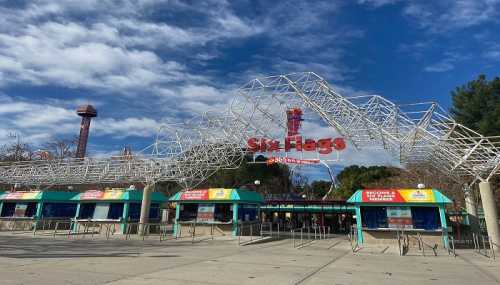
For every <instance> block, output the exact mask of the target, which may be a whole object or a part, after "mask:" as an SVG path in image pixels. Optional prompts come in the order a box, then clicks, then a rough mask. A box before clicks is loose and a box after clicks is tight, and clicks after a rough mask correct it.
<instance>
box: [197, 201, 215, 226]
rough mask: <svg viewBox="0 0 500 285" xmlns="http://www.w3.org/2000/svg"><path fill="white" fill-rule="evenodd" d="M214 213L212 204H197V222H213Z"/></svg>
mask: <svg viewBox="0 0 500 285" xmlns="http://www.w3.org/2000/svg"><path fill="white" fill-rule="evenodd" d="M214 213H215V205H214V204H200V205H198V215H197V216H196V221H197V222H213V221H214Z"/></svg>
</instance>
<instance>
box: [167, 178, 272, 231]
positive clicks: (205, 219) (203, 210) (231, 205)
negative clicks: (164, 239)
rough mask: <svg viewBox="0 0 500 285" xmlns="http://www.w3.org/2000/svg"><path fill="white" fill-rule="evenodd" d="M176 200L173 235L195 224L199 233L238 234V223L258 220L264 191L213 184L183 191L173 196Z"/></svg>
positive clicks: (174, 200) (171, 199)
mask: <svg viewBox="0 0 500 285" xmlns="http://www.w3.org/2000/svg"><path fill="white" fill-rule="evenodd" d="M170 202H174V203H176V208H175V224H174V235H175V236H183V235H187V234H189V230H188V229H189V228H190V227H193V225H194V226H196V229H192V228H191V229H190V230H191V231H192V230H196V232H197V234H211V232H210V231H213V230H214V227H215V228H216V230H217V231H219V232H221V233H222V234H228V235H236V234H237V231H238V223H251V222H258V221H259V214H260V206H261V204H262V202H263V198H262V195H260V194H259V193H257V192H253V191H249V190H244V189H224V188H210V189H197V190H189V191H180V192H178V193H176V194H175V195H174V196H172V197H171V198H170Z"/></svg>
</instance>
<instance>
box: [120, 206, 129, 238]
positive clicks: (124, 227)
mask: <svg viewBox="0 0 500 285" xmlns="http://www.w3.org/2000/svg"><path fill="white" fill-rule="evenodd" d="M129 209H130V202H125V203H123V213H122V222H121V224H120V231H121V232H122V234H125V233H126V230H127V225H128V221H129V219H128V211H129Z"/></svg>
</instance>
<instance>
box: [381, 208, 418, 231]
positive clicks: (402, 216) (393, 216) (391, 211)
mask: <svg viewBox="0 0 500 285" xmlns="http://www.w3.org/2000/svg"><path fill="white" fill-rule="evenodd" d="M386 211H387V224H388V226H389V228H398V229H412V228H413V222H412V218H411V209H410V207H387V209H386Z"/></svg>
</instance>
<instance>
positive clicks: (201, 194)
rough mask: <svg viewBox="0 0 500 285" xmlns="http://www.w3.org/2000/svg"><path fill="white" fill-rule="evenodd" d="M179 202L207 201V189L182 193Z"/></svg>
mask: <svg viewBox="0 0 500 285" xmlns="http://www.w3.org/2000/svg"><path fill="white" fill-rule="evenodd" d="M181 200H208V189H201V190H189V191H186V192H183V193H182V194H181Z"/></svg>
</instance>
